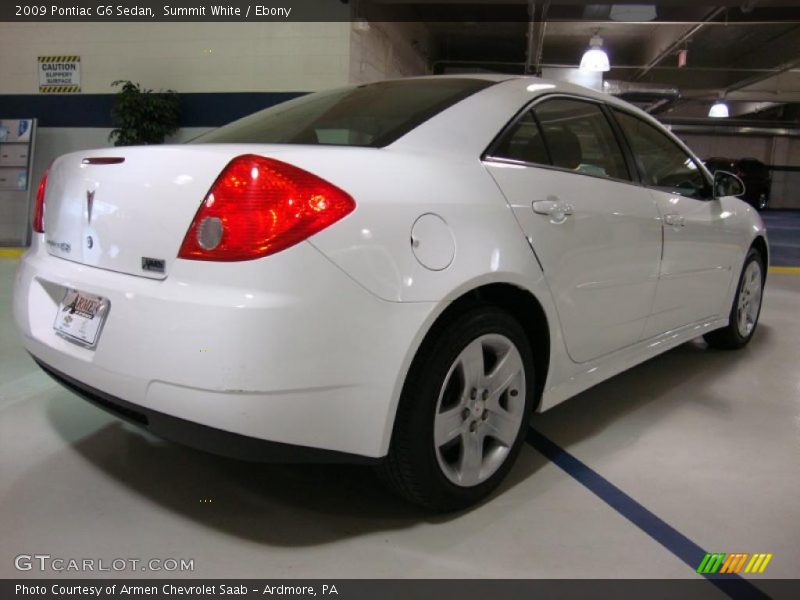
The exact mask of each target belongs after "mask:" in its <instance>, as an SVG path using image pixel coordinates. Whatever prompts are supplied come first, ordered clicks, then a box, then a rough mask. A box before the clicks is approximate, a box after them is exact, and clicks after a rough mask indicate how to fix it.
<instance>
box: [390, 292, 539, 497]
mask: <svg viewBox="0 0 800 600" xmlns="http://www.w3.org/2000/svg"><path fill="white" fill-rule="evenodd" d="M535 389H536V388H535V385H534V369H533V355H532V353H531V349H530V344H529V342H528V340H527V337H526V335H525V332H524V331H523V329H522V327H521V326H520V324H519V323H518V322H517V321H516V320H515V319H514V318H513V317H512V316H511V315H509V314H508V313H506V312H505V311H502V310H500V309H497V308H494V307H482V308H475V309H471V310H469V311H467V312H465V313H464V314H462V315H460V316H458V317H456V318H454V319H453V320H451V321H450V322H449V323H447V324H446V325H445V326H444V327H443V328H442V329H441V330H440V331H438V332H437V333H436V334H435V338H434V339H431V340H428V341H426V342H425V344H423V347H422V348H421V349H420V351H419V353H418V354H417V356H416V358H415V359H414V362H413V363H412V366H411V368H410V370H409V373H408V376H407V378H406V382H405V385H404V387H403V392H402V395H401V398H400V403H399V406H398V409H397V415H396V418H395V425H394V431H393V434H392V442H391V446H390V449H389V454H388V456H387V457H386V459H385V461H384V462H383V463H382V465H381V466H380V467H379V473H380V475H381V477H382V479H383V480H384V481H385V482H386V483H387V484H388V485H389V487H390V488H392V489H393V491H395V492H396V493H398V494H400V495H401V496H403V497H404V498H406V499H407V500H410V501H411V502H413V503H415V504H418V505H421V506H424V507H426V508H428V509H433V510H436V511H442V512H444V511H451V510H458V509H463V508H466V507H468V506H470V505H473V504H475V503H477V502H479V501H480V500H482V499H484V498H486V497H487V496H488V495H489V494H491V492H492V491H494V489H495V488H496V487H497V486H498V485H499V484H500V482H501V481H502V480H503V478H504V477H505V476H506V474H507V473H508V471H509V470H510V469H511V466H512V464H513V463H514V460H515V459H516V457H517V455H518V454H519V451H520V447H521V445H522V443H523V441H524V437H525V432H526V430H527V427H528V419H529V417H530V413H531V410H532V407H533V398H534V394H535Z"/></svg>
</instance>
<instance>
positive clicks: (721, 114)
mask: <svg viewBox="0 0 800 600" xmlns="http://www.w3.org/2000/svg"><path fill="white" fill-rule="evenodd" d="M729 114H730V113H729V111H728V105H727V104H725V103H724V102H723V101H722V99H720V100H717V101H716V102H715V103H714V104H713V105H712V106H711V108H710V109H709V110H708V116H709V117H713V118H715V119H727V118H728V115H729Z"/></svg>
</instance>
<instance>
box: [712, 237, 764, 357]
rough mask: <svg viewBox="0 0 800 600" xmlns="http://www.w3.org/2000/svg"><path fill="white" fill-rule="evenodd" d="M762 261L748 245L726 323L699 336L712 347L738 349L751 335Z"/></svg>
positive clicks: (758, 304) (760, 292) (761, 286)
mask: <svg viewBox="0 0 800 600" xmlns="http://www.w3.org/2000/svg"><path fill="white" fill-rule="evenodd" d="M765 273H766V270H765V265H764V259H763V257H762V256H761V253H760V252H759V251H758V250H756V249H755V248H751V249H750V251H749V252H748V253H747V257H746V258H745V261H744V266H743V267H742V272H741V275H740V276H739V283H738V285H737V287H736V296H735V297H734V299H733V306H732V307H731V312H730V316H729V318H728V325H727V326H726V327H723V328H722V329H717V330H716V331H712V332H711V333H707V334H706V335H705V336H703V337H704V338H705V340H706V342H707V343H708V345H709V346H711V347H712V348H719V349H722V350H738V349H739V348H743V347H744V346H746V345H747V343H748V342H749V341H750V340H751V339H752V337H753V334H754V333H755V331H756V327H757V326H758V317H759V315H760V314H761V299H762V296H763V290H764V280H765Z"/></svg>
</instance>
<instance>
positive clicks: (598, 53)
mask: <svg viewBox="0 0 800 600" xmlns="http://www.w3.org/2000/svg"><path fill="white" fill-rule="evenodd" d="M610 69H611V65H610V64H609V62H608V54H606V51H605V50H603V38H601V37H600V36H599V35H597V34H595V35H593V36H592V39H591V40H589V48H588V49H587V50H586V52H584V53H583V58H581V71H594V72H598V71H599V72H604V71H608V70H610Z"/></svg>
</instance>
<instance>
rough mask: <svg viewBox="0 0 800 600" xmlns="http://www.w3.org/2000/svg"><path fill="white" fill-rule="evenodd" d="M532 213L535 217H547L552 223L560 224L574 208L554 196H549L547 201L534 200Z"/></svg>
mask: <svg viewBox="0 0 800 600" xmlns="http://www.w3.org/2000/svg"><path fill="white" fill-rule="evenodd" d="M532 207H533V212H535V213H536V214H537V215H548V216H550V217H552V219H551V220H552V221H553V222H555V223H560V222H561V221H563V220H564V219H566V218H567V217H568V216H569V215H571V214H572V213H573V211H574V210H575V208H574V207H573V206H572V204H570V203H569V202H563V201H562V200H559V199H558V198H556V197H555V196H550V197H548V198H547V200H536V201H534V202H533V204H532Z"/></svg>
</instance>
